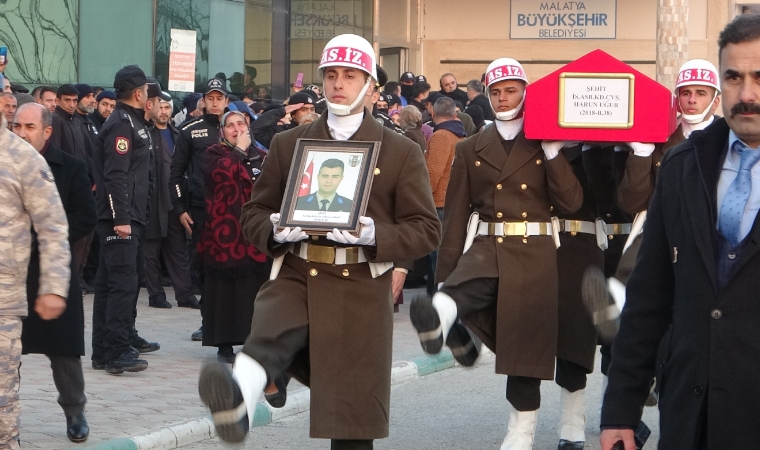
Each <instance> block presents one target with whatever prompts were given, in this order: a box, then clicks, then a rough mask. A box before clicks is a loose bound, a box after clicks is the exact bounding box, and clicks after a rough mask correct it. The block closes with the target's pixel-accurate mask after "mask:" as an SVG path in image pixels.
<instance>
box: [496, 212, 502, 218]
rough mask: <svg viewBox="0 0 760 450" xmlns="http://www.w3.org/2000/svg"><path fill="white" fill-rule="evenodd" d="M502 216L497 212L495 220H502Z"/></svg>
mask: <svg viewBox="0 0 760 450" xmlns="http://www.w3.org/2000/svg"><path fill="white" fill-rule="evenodd" d="M502 216H504V214H502V213H500V212H497V213H496V218H497V219H501V218H502Z"/></svg>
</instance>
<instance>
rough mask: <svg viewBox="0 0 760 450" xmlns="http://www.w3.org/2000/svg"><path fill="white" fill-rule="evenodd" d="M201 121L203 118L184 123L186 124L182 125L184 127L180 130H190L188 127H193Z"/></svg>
mask: <svg viewBox="0 0 760 450" xmlns="http://www.w3.org/2000/svg"><path fill="white" fill-rule="evenodd" d="M202 120H203V117H198V118H196V119H195V120H191V121H190V122H187V123H186V124H185V125H184V126H183V127H182V128H181V129H182V130H183V131H184V130H187V129H188V128H190V127H192V126H194V125H195V124H197V123H198V122H200V121H202Z"/></svg>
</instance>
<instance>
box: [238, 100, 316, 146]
mask: <svg viewBox="0 0 760 450" xmlns="http://www.w3.org/2000/svg"><path fill="white" fill-rule="evenodd" d="M291 99H293V100H296V101H304V100H310V101H312V102H313V101H314V100H313V99H312V97H311V96H310V95H307V94H301V93H299V94H294V95H293V97H291ZM304 105H305V103H294V102H290V103H289V104H288V105H287V106H283V105H271V106H269V107H268V108H267V109H266V110H265V111H264V113H263V114H261V115H260V116H259V118H258V119H256V122H254V123H253V125H252V126H251V131H252V132H253V138H254V139H255V140H256V142H259V143H261V145H263V146H264V147H265V148H269V145H270V144H271V142H272V138H274V135H275V134H277V133H280V132H282V131H285V130H289V129H290V128H293V127H294V126H295V125H291V124H290V122H291V117H292V116H291V114H292V113H296V112H299V111H300V110H301V108H303V107H304Z"/></svg>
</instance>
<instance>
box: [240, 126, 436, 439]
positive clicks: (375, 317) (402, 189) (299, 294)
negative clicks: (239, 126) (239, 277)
mask: <svg viewBox="0 0 760 450" xmlns="http://www.w3.org/2000/svg"><path fill="white" fill-rule="evenodd" d="M326 117H327V114H323V115H322V117H320V119H318V120H317V121H315V122H314V123H312V124H309V125H304V126H300V127H297V128H295V129H293V130H289V131H286V132H283V133H280V134H277V135H276V136H275V137H274V139H273V140H272V145H271V149H270V152H269V155H268V156H267V159H266V162H265V163H264V167H263V168H262V175H261V177H260V178H259V180H258V181H257V183H256V188H255V189H254V190H253V194H252V197H251V201H250V202H248V203H247V204H246V205H245V206H244V207H243V213H242V215H241V219H240V222H241V224H242V226H243V231H244V234H245V236H246V238H247V239H248V240H249V241H250V242H251V243H252V244H253V245H255V246H256V247H257V248H259V249H262V250H263V251H265V252H267V253H268V254H269V255H271V256H274V257H276V256H280V255H282V254H284V253H285V252H286V251H287V248H288V245H284V244H278V243H276V242H275V241H274V240H273V238H272V235H273V233H272V223H271V222H270V220H269V216H270V215H271V214H272V213H275V212H279V209H280V205H281V203H282V199H283V195H284V193H285V190H286V183H287V179H288V171H289V169H290V164H291V160H292V159H293V154H294V150H295V147H296V140H297V139H298V138H301V137H303V138H312V139H326V140H328V139H332V137H331V136H330V134H329V132H328V129H327V120H326ZM351 140H359V141H381V142H382V145H381V148H380V152H379V157H378V160H377V168H378V169H379V171H376V172H375V177H374V181H373V184H372V190H371V193H370V196H369V200H368V206H367V212H366V214H365V215H366V216H368V217H371V218H372V219H373V220H374V221H375V238H376V245H375V246H365V247H364V252H365V255H366V256H367V258H368V260H369V261H372V262H393V261H402V260H411V259H417V258H421V257H422V256H424V255H427V254H428V253H430V252H431V251H432V250H434V249H435V248H436V247H437V246H438V244H439V242H440V237H441V224H440V222H439V220H438V216H437V215H436V211H435V206H434V204H433V197H432V193H431V190H430V183H429V181H428V176H427V168H426V166H425V158H424V156H423V154H422V152H421V151H420V149H419V147H418V146H417V145H416V144H415V143H414V142H412V141H411V140H409V139H407V138H405V137H403V136H400V135H397V134H396V133H394V132H393V131H392V130H390V129H388V128H386V127H384V126H383V125H381V124H379V123H378V122H376V121H375V120H374V118H373V117H372V115H371V114H370V113H369V111H365V113H364V121H363V122H362V124H361V126H360V127H359V129H358V130H357V132H356V134H354V136H352V137H351ZM308 242H309V243H312V244H317V245H326V246H337V245H340V244H337V243H335V242H333V241H329V240H327V239H326V238H324V237H320V238H318V239H316V240H314V239H311V238H310V239H309V240H308ZM303 327H308V328H309V348H308V352H307V353H306V354H303V355H300V356H301V357H300V358H297V360H296V361H295V362H294V363H293V364H294V365H298V366H299V367H303V366H304V365H306V366H307V367H308V371H307V375H306V376H303V375H302V376H300V377H299V380H301V381H302V382H305V383H306V384H308V385H309V386H310V387H311V436H312V437H316V438H331V439H378V438H383V437H386V436H387V435H388V418H389V409H390V381H391V362H392V361H391V345H392V337H393V300H392V296H391V271H388V272H385V274H383V275H382V276H379V277H377V278H372V275H371V273H370V269H369V266H368V264H366V263H361V264H348V265H332V264H321V263H314V262H306V261H305V260H303V259H300V258H298V257H296V256H294V255H293V254H290V253H288V254H286V256H285V260H284V264H283V266H282V270H281V271H280V273H279V276H278V277H277V279H276V280H274V281H269V282H267V283H266V284H264V286H263V287H262V289H261V291H260V292H259V294H258V296H257V297H256V305H255V308H254V314H253V323H252V325H251V336H252V337H255V341H256V342H272V343H273V345H275V343H276V342H277V339H278V338H280V337H281V336H283V335H284V334H285V333H287V332H288V331H291V330H295V329H299V328H303ZM250 341H251V338H249V342H250ZM302 353H304V352H302Z"/></svg>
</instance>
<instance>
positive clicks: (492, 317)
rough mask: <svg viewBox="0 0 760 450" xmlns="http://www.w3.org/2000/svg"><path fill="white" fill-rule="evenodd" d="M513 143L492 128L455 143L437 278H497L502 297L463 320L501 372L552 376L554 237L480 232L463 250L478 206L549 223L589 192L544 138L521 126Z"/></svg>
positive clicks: (501, 215)
mask: <svg viewBox="0 0 760 450" xmlns="http://www.w3.org/2000/svg"><path fill="white" fill-rule="evenodd" d="M512 142H513V144H512V145H513V146H512V149H511V151H510V152H509V154H507V152H506V151H505V150H504V147H503V144H502V142H501V138H500V136H499V132H498V130H497V129H496V126H490V127H488V128H486V129H485V130H483V131H482V132H480V133H478V134H476V135H474V136H472V137H469V138H467V139H465V140H463V141H462V142H460V143H458V144H457V146H456V156H455V157H454V165H453V166H452V168H451V179H450V181H449V188H448V190H447V191H446V205H445V207H444V212H443V240H442V242H441V248H440V250H439V251H438V262H437V269H436V277H435V278H436V282H442V281H443V282H444V283H445V285H446V286H450V287H456V286H457V285H459V284H461V283H464V282H467V281H470V280H474V279H477V278H498V279H499V294H498V299H496V302H494V303H493V304H492V307H490V308H486V309H485V310H481V311H479V312H476V313H473V314H470V315H468V316H466V317H464V318H463V320H464V322H465V324H467V326H468V327H470V328H471V329H472V330H473V332H475V333H476V334H477V335H478V336H479V337H480V338H481V339H482V340H483V343H485V344H486V345H487V346H488V347H489V348H491V349H492V350H493V351H494V352H495V353H496V372H497V373H500V374H504V375H518V376H525V377H533V378H542V379H552V378H554V357H555V355H556V350H557V320H558V318H557V315H558V313H557V307H558V306H557V248H556V247H555V245H554V240H553V239H552V237H551V236H531V237H528V238H526V239H525V241H523V238H522V237H521V236H507V237H504V238H503V239H502V240H501V241H499V240H498V239H499V238H497V237H496V236H478V237H476V238H475V241H474V243H473V244H472V247H471V248H470V249H469V250H468V251H467V253H464V254H462V250H463V248H464V241H465V236H466V230H467V223H468V220H469V217H470V214H471V213H472V212H473V211H477V212H478V213H479V214H480V220H482V221H484V222H502V221H506V222H524V221H526V220H527V221H529V222H549V221H550V220H551V216H552V215H554V214H556V213H554V212H552V211H553V210H554V209H557V210H558V211H565V212H575V211H577V210H578V208H580V207H581V204H582V202H583V191H582V188H581V185H580V184H579V183H578V179H577V178H576V177H575V175H574V174H573V168H572V167H571V166H570V164H569V163H568V161H567V159H566V158H565V157H564V155H562V154H560V155H559V156H557V157H556V158H554V159H551V160H546V158H545V156H544V152H543V151H542V150H541V143H540V142H539V141H532V140H528V139H526V138H525V135H524V134H523V133H522V132H521V133H520V134H519V135H518V136H517V137H516V138H515V139H514V141H512ZM373 189H374V187H373ZM515 311H519V314H515Z"/></svg>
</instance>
